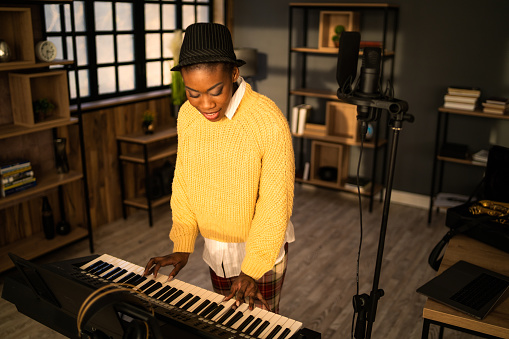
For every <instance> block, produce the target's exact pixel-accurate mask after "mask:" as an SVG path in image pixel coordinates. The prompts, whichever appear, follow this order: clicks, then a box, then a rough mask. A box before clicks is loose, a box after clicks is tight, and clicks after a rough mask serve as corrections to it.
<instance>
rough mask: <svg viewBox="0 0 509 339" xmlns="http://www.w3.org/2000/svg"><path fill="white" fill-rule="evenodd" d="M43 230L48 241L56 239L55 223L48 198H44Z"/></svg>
mask: <svg viewBox="0 0 509 339" xmlns="http://www.w3.org/2000/svg"><path fill="white" fill-rule="evenodd" d="M42 229H43V230H44V236H45V237H46V239H53V238H54V237H55V222H54V220H53V211H52V210H51V206H50V204H49V201H48V197H43V198H42Z"/></svg>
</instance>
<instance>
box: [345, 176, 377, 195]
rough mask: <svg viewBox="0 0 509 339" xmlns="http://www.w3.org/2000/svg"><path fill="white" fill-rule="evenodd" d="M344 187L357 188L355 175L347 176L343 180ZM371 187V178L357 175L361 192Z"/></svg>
mask: <svg viewBox="0 0 509 339" xmlns="http://www.w3.org/2000/svg"><path fill="white" fill-rule="evenodd" d="M344 186H345V188H348V189H352V190H357V177H356V176H349V177H348V178H346V180H345V185H344ZM369 189H371V180H370V179H368V178H364V177H359V190H360V191H361V193H364V192H367V190H369Z"/></svg>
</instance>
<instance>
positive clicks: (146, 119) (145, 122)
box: [141, 110, 155, 134]
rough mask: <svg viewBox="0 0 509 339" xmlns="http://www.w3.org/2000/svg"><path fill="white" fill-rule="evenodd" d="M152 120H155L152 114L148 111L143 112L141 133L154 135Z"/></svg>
mask: <svg viewBox="0 0 509 339" xmlns="http://www.w3.org/2000/svg"><path fill="white" fill-rule="evenodd" d="M154 119H155V113H154V112H152V111H150V110H146V111H145V112H143V118H142V123H141V126H142V127H143V131H144V132H145V134H152V133H154Z"/></svg>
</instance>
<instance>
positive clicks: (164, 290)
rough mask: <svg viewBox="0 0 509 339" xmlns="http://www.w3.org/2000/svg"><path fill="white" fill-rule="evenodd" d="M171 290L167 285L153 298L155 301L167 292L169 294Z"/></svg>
mask: <svg viewBox="0 0 509 339" xmlns="http://www.w3.org/2000/svg"><path fill="white" fill-rule="evenodd" d="M170 288H171V286H170V285H166V286H164V287H163V288H161V290H159V291H158V292H157V293H156V294H154V295H153V296H152V297H153V298H155V299H159V298H160V297H161V296H162V295H163V294H165V293H166V292H168V290H169V289H170Z"/></svg>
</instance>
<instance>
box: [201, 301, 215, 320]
mask: <svg viewBox="0 0 509 339" xmlns="http://www.w3.org/2000/svg"><path fill="white" fill-rule="evenodd" d="M217 306H218V305H217V303H211V304H210V305H209V306H208V307H207V308H206V309H204V310H203V312H201V313H198V315H201V316H202V317H205V316H206V315H207V314H209V313H210V312H212V311H213V310H215V309H216V307H217Z"/></svg>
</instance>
